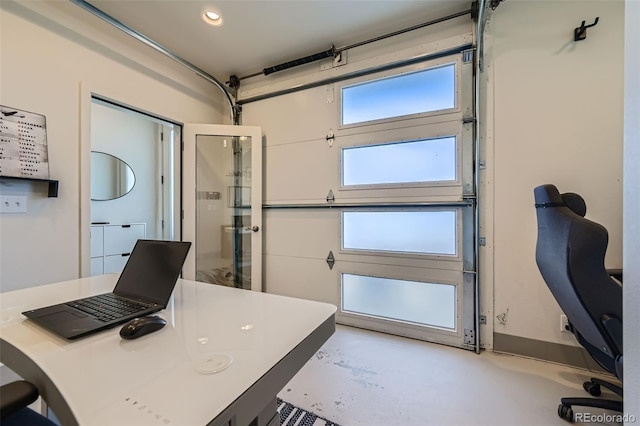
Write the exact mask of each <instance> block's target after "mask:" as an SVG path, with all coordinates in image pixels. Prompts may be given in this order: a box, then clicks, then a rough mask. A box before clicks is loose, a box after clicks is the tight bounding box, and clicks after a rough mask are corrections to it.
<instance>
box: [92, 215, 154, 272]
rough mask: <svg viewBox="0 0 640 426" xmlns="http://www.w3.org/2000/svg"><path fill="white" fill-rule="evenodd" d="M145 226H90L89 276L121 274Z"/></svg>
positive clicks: (144, 234) (136, 224)
mask: <svg viewBox="0 0 640 426" xmlns="http://www.w3.org/2000/svg"><path fill="white" fill-rule="evenodd" d="M146 228H147V226H146V224H144V223H130V224H124V225H91V275H100V274H109V273H112V272H121V271H122V269H123V268H124V265H125V264H126V263H127V260H129V255H130V254H131V251H132V250H133V246H135V244H136V241H138V240H139V239H141V238H145V236H146Z"/></svg>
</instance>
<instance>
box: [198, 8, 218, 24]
mask: <svg viewBox="0 0 640 426" xmlns="http://www.w3.org/2000/svg"><path fill="white" fill-rule="evenodd" d="M202 19H204V22H206V23H207V24H209V25H222V16H220V14H219V13H218V12H214V11H213V10H205V11H204V12H203V13H202Z"/></svg>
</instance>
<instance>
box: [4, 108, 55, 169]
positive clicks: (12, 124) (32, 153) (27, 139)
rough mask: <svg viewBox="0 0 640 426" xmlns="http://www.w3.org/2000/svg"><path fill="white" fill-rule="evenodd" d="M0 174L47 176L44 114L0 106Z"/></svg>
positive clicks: (47, 157) (47, 156) (47, 164)
mask: <svg viewBox="0 0 640 426" xmlns="http://www.w3.org/2000/svg"><path fill="white" fill-rule="evenodd" d="M0 176H10V177H20V178H31V179H49V155H48V151H47V125H46V117H45V116H44V115H41V114H35V113H33V112H28V111H22V110H19V109H15V108H10V107H7V106H3V105H0Z"/></svg>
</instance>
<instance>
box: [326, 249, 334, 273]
mask: <svg viewBox="0 0 640 426" xmlns="http://www.w3.org/2000/svg"><path fill="white" fill-rule="evenodd" d="M326 260H327V265H329V269H333V265H334V264H335V263H336V258H335V257H333V252H332V251H330V252H329V255H328V256H327V259H326Z"/></svg>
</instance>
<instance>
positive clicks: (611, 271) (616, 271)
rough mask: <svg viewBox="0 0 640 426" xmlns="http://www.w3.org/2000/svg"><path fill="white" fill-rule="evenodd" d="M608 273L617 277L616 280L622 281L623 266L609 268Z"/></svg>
mask: <svg viewBox="0 0 640 426" xmlns="http://www.w3.org/2000/svg"><path fill="white" fill-rule="evenodd" d="M607 273H608V274H609V275H611V276H612V277H613V278H615V279H616V280H618V281H620V282H622V269H621V268H614V269H607Z"/></svg>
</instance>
